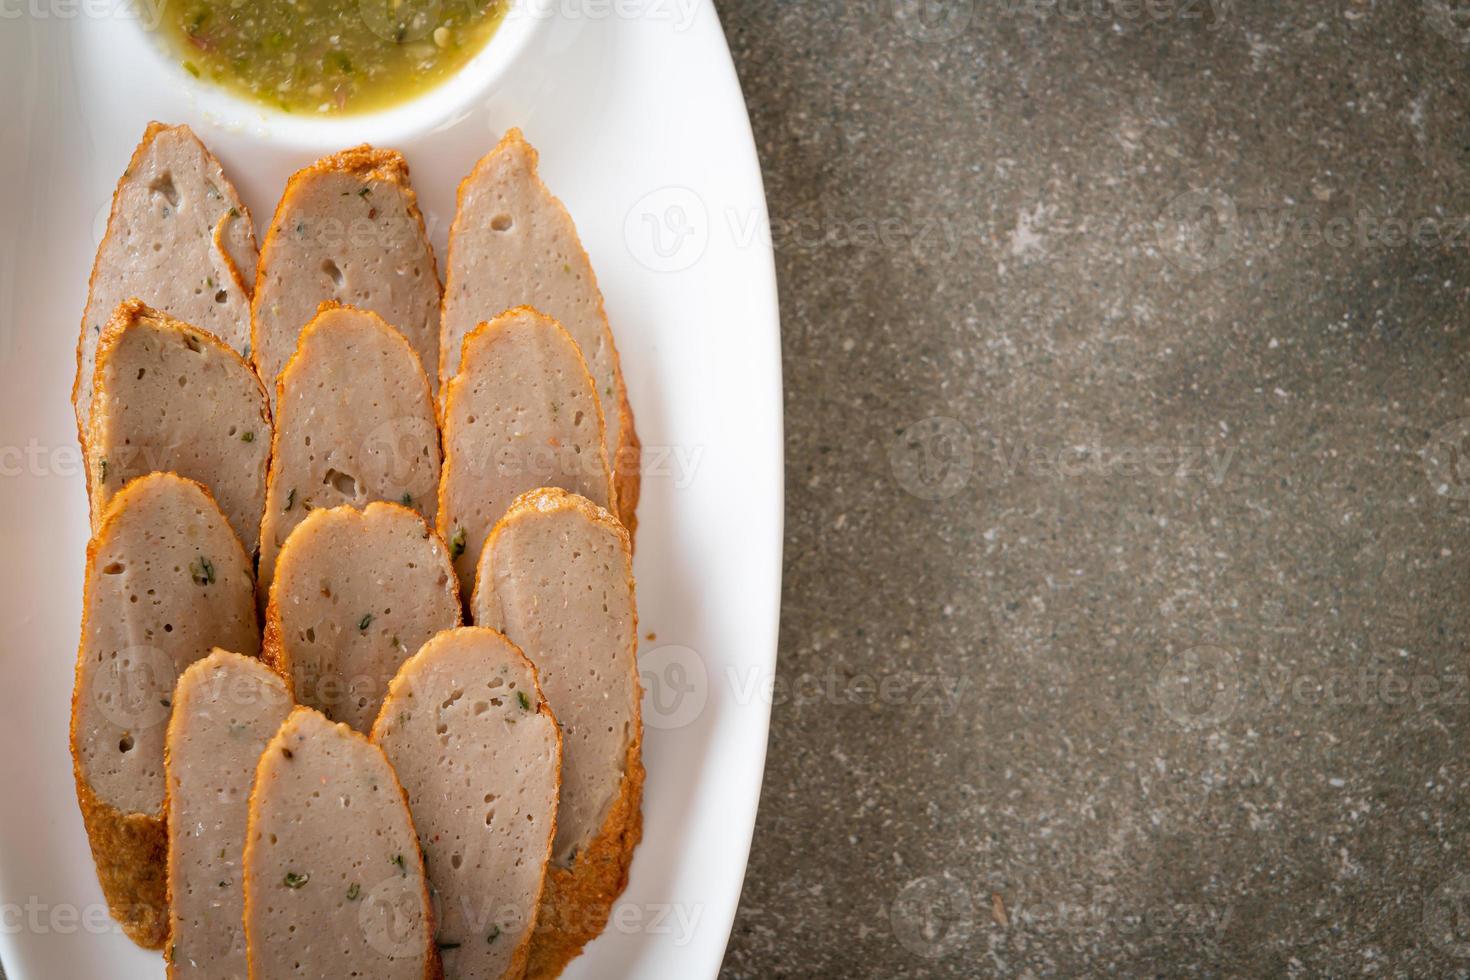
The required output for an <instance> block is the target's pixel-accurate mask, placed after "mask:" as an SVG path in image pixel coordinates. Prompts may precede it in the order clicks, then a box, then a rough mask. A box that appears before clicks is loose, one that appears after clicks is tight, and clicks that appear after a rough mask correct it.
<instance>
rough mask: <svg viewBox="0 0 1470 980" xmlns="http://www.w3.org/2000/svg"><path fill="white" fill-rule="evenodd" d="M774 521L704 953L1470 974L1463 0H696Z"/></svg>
mask: <svg viewBox="0 0 1470 980" xmlns="http://www.w3.org/2000/svg"><path fill="white" fill-rule="evenodd" d="M719 8H720V13H721V15H722V17H723V19H724V21H725V26H726V30H727V32H728V34H729V37H730V41H731V45H732V48H733V50H734V53H735V59H736V62H737V65H738V69H739V72H740V75H741V79H742V82H743V85H744V88H745V93H746V97H747V99H748V101H749V104H750V111H751V115H752V119H753V122H754V127H755V132H756V137H757V142H758V144H759V148H760V153H761V157H762V162H763V165H764V168H765V174H766V181H767V189H768V193H769V199H770V206H771V211H772V214H773V216H774V218H775V219H776V227H775V235H776V242H777V250H778V262H779V273H780V280H781V300H782V308H783V318H784V325H783V329H784V338H783V343H784V355H785V371H786V412H787V414H786V418H787V465H788V504H787V522H788V523H787V543H786V559H785V573H786V580H785V597H784V603H783V619H782V629H781V662H780V673H779V683H778V686H777V690H776V705H775V709H774V712H773V720H772V739H771V748H770V756H769V761H768V763H767V768H766V781H765V790H764V796H763V799H762V803H761V810H760V816H759V819H758V823H757V828H756V834H755V844H754V850H753V853H752V855H751V862H750V869H749V872H748V875H747V878H746V882H745V889H744V894H743V897H742V902H741V909H740V913H739V916H738V918H737V921H736V924H735V929H734V934H733V936H732V938H731V943H730V947H729V952H728V954H727V957H726V961H725V968H724V975H725V976H727V977H730V978H739V977H762V978H766V977H919V976H934V977H971V976H1005V977H1042V976H1064V977H1074V976H1087V975H1093V976H1101V975H1126V976H1140V975H1161V976H1171V977H1173V976H1218V977H1259V976H1283V977H1294V976H1302V977H1306V976H1324V975H1337V976H1345V975H1349V974H1351V975H1377V976H1405V977H1407V976H1416V977H1424V976H1466V975H1470V850H1467V844H1470V807H1467V804H1466V790H1467V782H1470V754H1467V751H1466V749H1467V745H1470V724H1467V713H1470V690H1467V671H1470V663H1467V636H1470V633H1467V622H1466V608H1467V606H1466V598H1467V595H1466V593H1467V583H1470V578H1467V574H1466V572H1467V563H1470V460H1467V459H1466V457H1465V456H1462V453H1467V452H1470V438H1467V437H1470V421H1467V419H1470V371H1467V367H1470V365H1467V353H1470V336H1467V316H1466V307H1467V297H1470V179H1467V178H1470V173H1467V167H1470V81H1467V74H1466V69H1467V67H1470V4H1460V3H1459V2H1458V0H1426V2H1423V3H1420V2H1418V0H1396V2H1385V0H1378V2H1373V0H1331V2H1326V0H1298V2H1267V0H1257V2H1246V0H1238V2H1234V3H1220V2H1216V3H1214V4H1211V3H1209V2H1208V0H1136V2H1134V0H1116V2H1113V0H1060V6H1059V5H1058V3H1057V2H1051V0H1034V2H1033V0H975V2H973V3H970V2H963V0H947V2H937V3H928V4H922V3H918V2H909V0H869V2H842V0H826V2H818V0H801V2H789V3H775V2H770V0H765V2H752V3H737V2H734V0H729V2H722V3H720V4H719Z"/></svg>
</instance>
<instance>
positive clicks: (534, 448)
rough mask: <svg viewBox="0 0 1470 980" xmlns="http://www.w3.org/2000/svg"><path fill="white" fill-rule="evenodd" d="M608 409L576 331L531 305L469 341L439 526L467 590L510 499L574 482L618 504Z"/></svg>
mask: <svg viewBox="0 0 1470 980" xmlns="http://www.w3.org/2000/svg"><path fill="white" fill-rule="evenodd" d="M602 438H603V425H602V410H601V408H600V407H599V405H598V401H597V393H596V391H595V390H594V389H593V387H592V377H591V376H590V375H589V374H588V373H587V366H586V363H585V362H584V361H583V360H582V354H581V352H580V351H579V350H578V349H577V345H576V343H575V342H574V341H573V340H572V338H571V336H570V335H568V334H567V332H566V331H565V330H563V329H562V328H561V325H560V324H558V323H557V322H556V321H555V320H552V319H551V318H549V317H545V316H542V315H541V314H540V313H537V312H536V311H535V310H533V309H530V308H529V307H521V308H519V309H515V310H511V311H509V312H507V313H504V314H502V315H500V316H498V317H496V318H495V319H494V320H492V321H490V322H489V323H482V324H480V326H479V327H478V328H476V330H475V331H474V333H472V334H470V335H469V336H468V337H466V338H465V342H464V360H463V361H462V362H461V364H460V369H459V372H458V373H457V374H456V375H455V376H454V377H453V378H452V379H450V381H449V382H448V384H447V385H446V386H445V388H444V456H445V465H444V474H443V478H442V481H441V483H440V487H439V525H438V526H439V533H440V535H442V536H443V538H444V540H446V541H448V542H450V548H451V551H452V553H453V556H454V566H455V569H456V570H457V571H458V572H459V578H460V582H461V583H463V587H464V591H465V592H466V593H468V592H469V591H470V590H471V589H472V588H474V584H475V565H476V563H477V562H478V561H479V559H480V549H481V548H483V547H484V544H485V536H486V535H488V534H489V533H490V529H491V528H492V527H494V526H495V522H496V521H498V520H500V518H501V517H502V516H503V515H504V514H505V510H506V508H507V507H509V506H510V504H511V501H513V500H515V498H516V497H518V496H520V495H521V494H522V493H525V492H526V491H527V490H534V489H536V488H538V487H565V488H566V489H568V490H571V491H572V492H574V493H579V494H581V495H583V496H584V497H587V498H588V499H589V500H591V501H592V502H593V503H596V504H597V505H599V506H601V507H607V506H609V500H610V498H611V496H612V492H613V490H612V476H611V474H610V473H609V472H608V469H607V459H606V457H604V456H603V453H602Z"/></svg>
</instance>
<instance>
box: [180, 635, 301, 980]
mask: <svg viewBox="0 0 1470 980" xmlns="http://www.w3.org/2000/svg"><path fill="white" fill-rule="evenodd" d="M173 702H174V706H173V715H172V717H171V718H170V719H169V723H168V738H167V741H166V742H165V743H164V756H163V758H164V767H165V769H166V771H167V786H168V806H167V808H166V809H167V811H168V825H169V826H170V827H171V828H173V830H172V833H170V834H169V841H168V895H169V945H168V975H169V978H170V980H243V978H244V977H245V975H246V972H247V968H246V962H245V929H244V924H243V923H244V920H243V918H242V917H243V916H244V913H245V885H244V881H243V880H242V878H241V872H242V864H241V862H242V860H243V855H244V851H245V821H246V813H247V811H248V809H249V807H248V804H249V802H250V789H251V787H252V786H253V785H254V783H255V768H256V766H257V765H258V764H259V762H260V756H261V753H262V752H264V751H265V746H266V743H267V742H269V741H270V740H271V738H272V737H273V736H274V735H275V734H276V732H277V731H278V730H279V729H280V727H281V725H282V724H283V723H284V722H285V721H286V716H287V715H289V714H290V713H291V709H292V708H293V707H294V706H295V705H294V703H293V702H292V700H291V692H290V691H289V690H288V689H287V687H286V682H285V680H283V679H282V678H281V676H280V675H279V674H277V673H276V672H275V671H273V670H271V669H270V668H269V667H267V666H266V665H265V664H263V663H261V662H260V661H259V660H258V659H256V658H255V657H244V656H241V655H240V654H238V653H230V652H228V651H225V650H214V651H212V652H211V653H210V654H209V656H207V657H205V658H204V659H203V660H196V661H195V662H194V663H193V664H192V665H191V666H190V667H189V669H188V670H186V671H184V673H183V676H182V677H180V678H179V683H178V686H177V687H175V688H174V697H173Z"/></svg>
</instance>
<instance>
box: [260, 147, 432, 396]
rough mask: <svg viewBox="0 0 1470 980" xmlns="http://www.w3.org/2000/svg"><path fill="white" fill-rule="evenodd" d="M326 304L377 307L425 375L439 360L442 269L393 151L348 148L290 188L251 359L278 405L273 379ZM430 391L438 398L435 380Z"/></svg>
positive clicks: (277, 226) (269, 252) (272, 239)
mask: <svg viewBox="0 0 1470 980" xmlns="http://www.w3.org/2000/svg"><path fill="white" fill-rule="evenodd" d="M326 300H335V301H336V302H339V303H343V304H346V305H349V306H355V307H357V308H359V309H364V310H372V311H373V312H374V313H376V314H378V315H379V316H381V317H382V318H383V319H384V320H385V321H387V323H388V325H389V326H391V327H393V329H395V330H397V331H399V332H400V333H402V334H403V336H404V338H405V339H407V341H408V344H409V346H410V347H412V348H413V349H414V352H415V353H417V354H418V356H419V360H420V361H421V362H423V364H424V366H425V367H426V368H427V369H428V370H430V371H433V370H434V368H435V366H436V365H437V364H438V363H439V300H440V289H439V272H438V269H437V268H436V266H435V264H434V253H433V250H432V249H430V247H429V238H428V235H427V233H426V232H425V230H424V219H423V215H422V214H420V212H419V206H418V198H417V196H416V195H415V194H414V192H413V187H412V186H411V185H410V184H409V177H408V163H407V162H406V161H405V160H404V159H403V155H402V154H400V153H399V152H398V151H396V150H379V149H375V148H373V147H371V146H367V145H363V146H358V147H354V148H353V149H350V150H343V151H342V152H341V153H336V154H333V155H332V156H329V157H324V158H322V159H321V160H318V161H317V162H316V163H313V164H312V165H311V166H309V167H306V168H305V169H303V170H300V171H297V172H296V173H295V174H293V175H292V177H291V179H290V180H289V181H287V183H286V190H285V192H284V193H283V194H282V195H281V201H280V203H279V204H278V205H277V206H276V213H275V216H274V217H273V218H272V219H271V224H270V228H269V230H268V231H267V232H266V235H265V244H264V245H262V246H261V249H260V271H259V273H258V275H257V277H256V282H255V295H254V296H253V297H252V299H251V305H250V317H251V333H250V340H251V356H252V357H253V359H254V361H255V368H256V370H257V371H259V372H260V376H261V377H262V378H263V379H265V382H266V385H267V386H268V387H269V388H270V394H271V398H272V406H273V407H274V404H275V403H274V398H275V395H276V392H275V382H276V377H277V376H278V375H279V374H280V373H281V371H282V369H284V368H285V366H286V362H287V361H288V360H290V358H291V355H292V354H293V353H294V352H295V350H296V341H297V338H298V337H299V336H300V335H301V331H302V329H303V328H304V327H305V326H306V324H307V323H308V322H309V321H310V320H311V318H312V317H313V316H315V315H316V312H317V308H318V307H319V306H320V305H321V304H322V303H323V302H324V301H326ZM430 384H431V387H432V388H433V389H434V390H435V392H437V391H438V383H437V379H431V382H430Z"/></svg>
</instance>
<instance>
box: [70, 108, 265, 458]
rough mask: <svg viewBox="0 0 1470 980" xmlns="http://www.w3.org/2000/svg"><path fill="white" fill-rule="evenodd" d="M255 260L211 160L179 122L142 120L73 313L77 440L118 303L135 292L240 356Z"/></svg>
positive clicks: (251, 235) (243, 221)
mask: <svg viewBox="0 0 1470 980" xmlns="http://www.w3.org/2000/svg"><path fill="white" fill-rule="evenodd" d="M255 265H256V252H255V226H254V225H253V224H252V223H251V220H250V211H249V209H247V208H246V207H245V204H244V202H243V201H241V200H240V195H239V194H237V193H236V192H235V188H234V186H233V185H231V183H230V181H229V178H227V177H226V176H225V173H224V170H223V169H222V168H221V167H220V163H219V161H218V160H216V159H215V158H214V155H213V154H211V153H210V152H209V150H208V149H207V148H205V146H204V144H203V143H201V142H199V138H198V137H197V136H195V135H194V133H193V131H192V130H190V129H189V127H188V126H165V125H163V124H162V123H156V122H155V123H149V124H148V128H147V130H146V131H145V132H144V133H143V139H142V141H141V142H140V143H139V144H138V147H137V149H135V150H134V151H133V157H132V159H131V160H130V161H129V162H128V167H127V169H126V170H124V171H123V175H122V177H121V178H120V179H119V180H118V182H117V189H116V190H115V191H114V192H113V195H112V209H111V211H110V212H109V214H108V218H107V231H106V232H105V234H104V235H103V237H102V244H101V245H99V246H98V247H97V257H96V259H95V261H94V264H93V266H92V278H91V281H90V284H89V286H88V291H87V308H86V311H85V312H84V313H83V314H82V329H81V336H80V337H79V338H78V340H77V375H76V380H75V381H74V382H73V384H72V395H71V398H72V404H73V406H74V407H75V408H76V415H77V437H78V439H79V440H81V441H82V442H83V444H85V442H86V436H87V429H88V420H89V419H90V417H91V413H92V372H93V368H94V365H95V364H96V357H97V344H98V341H99V340H100V339H101V337H102V330H103V328H104V327H106V326H107V321H108V320H109V319H111V317H112V313H113V311H114V310H116V309H117V305H118V304H119V303H121V302H122V301H123V300H127V299H133V298H134V297H137V298H140V299H142V300H143V301H144V302H146V303H148V304H149V305H151V306H153V307H155V308H157V309H159V310H163V311H164V312H166V313H168V314H169V315H170V316H174V317H177V318H178V319H180V320H183V321H185V322H186V323H193V324H196V325H198V326H199V327H200V329H203V330H207V331H209V332H210V333H212V334H213V335H214V336H216V337H218V338H219V339H220V340H221V341H222V342H224V343H225V344H227V345H229V346H230V347H231V348H233V349H234V350H235V351H237V352H241V353H243V352H246V351H248V350H249V344H250V292H251V290H252V289H253V288H254V286H255Z"/></svg>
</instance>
